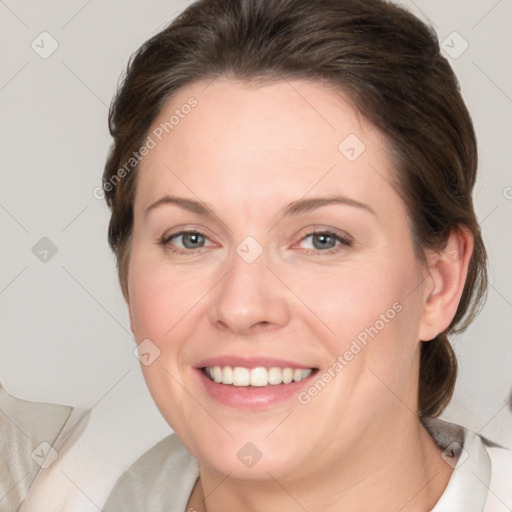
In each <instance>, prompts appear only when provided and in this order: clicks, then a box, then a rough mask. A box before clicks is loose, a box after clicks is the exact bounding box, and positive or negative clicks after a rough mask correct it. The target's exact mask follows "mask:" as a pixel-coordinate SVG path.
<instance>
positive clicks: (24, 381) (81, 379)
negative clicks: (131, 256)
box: [0, 0, 512, 499]
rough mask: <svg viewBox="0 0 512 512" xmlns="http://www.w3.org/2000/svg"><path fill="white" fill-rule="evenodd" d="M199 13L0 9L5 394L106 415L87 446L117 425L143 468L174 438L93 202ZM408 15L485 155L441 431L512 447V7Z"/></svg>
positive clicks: (147, 8) (471, 5)
mask: <svg viewBox="0 0 512 512" xmlns="http://www.w3.org/2000/svg"><path fill="white" fill-rule="evenodd" d="M189 3H190V2H188V1H183V2H180V1H176V0H173V1H169V0H167V1H163V0H158V1H156V0H155V1H152V2H142V1H140V0H138V1H136V0H127V1H123V2H120V1H113V0H106V1H100V0H89V1H84V0H79V1H77V0H73V1H67V2H57V1H49V2H26V1H21V0H20V1H15V0H6V1H0V16H1V21H0V34H1V41H0V43H1V44H0V48H1V52H2V54H1V62H2V67H1V73H0V107H1V115H2V117H1V130H2V132H1V151H0V161H1V178H0V180H1V181H0V182H1V188H0V229H1V244H0V251H1V262H2V263H1V273H0V376H1V380H2V383H3V385H4V386H5V387H6V388H7V390H8V391H9V392H10V393H12V394H14V395H16V396H18V397H21V398H25V399H28V400H35V401H47V402H57V403H64V404H71V405H84V404H85V405H88V406H90V407H94V408H95V411H100V410H103V411H105V412H104V417H108V418H109V421H108V422H106V421H105V422H104V423H102V420H101V414H100V415H99V416H98V415H97V416H96V417H97V418H98V419H97V421H96V423H94V421H93V422H92V423H91V424H90V426H89V429H92V431H94V434H90V435H92V436H93V437H94V435H96V436H97V437H98V438H99V437H100V436H103V437H105V436H106V437H107V439H108V436H109V435H110V439H113V438H115V437H116V436H117V435H118V432H119V429H117V430H116V428H115V421H114V420H115V419H116V418H117V419H118V421H119V422H120V423H122V424H123V425H124V428H123V435H125V436H127V438H128V437H130V436H131V439H132V441H133V439H135V441H133V443H134V445H135V448H133V449H132V451H133V453H135V452H140V451H141V450H143V449H145V448H147V447H148V446H149V445H150V444H152V443H153V442H154V441H155V440H156V439H158V438H159V437H161V436H163V435H164V434H165V433H166V432H167V431H168V427H167V425H166V424H165V423H164V422H163V420H162V419H161V418H160V416H159V413H158V412H157V411H156V408H155V406H154V405H153V404H152V401H151V398H150V397H149V394H148V392H147V391H146V389H145V385H144V383H143V380H142V378H141V375H140V370H139V368H138V361H137V359H136V358H135V357H134V355H133V349H134V346H135V345H134V342H133V339H132V336H131V334H130V331H129V327H128V316H127V311H126V306H125V303H124V301H123V298H122V295H121V292H120V290H119V286H118V284H117V277H116V271H115V262H114V258H113V256H112V255H111V253H110V252H109V249H108V246H107V240H106V229H107V223H108V211H107V208H106V205H105V204H104V202H103V201H102V200H98V199H96V198H95V197H94V194H93V191H94V189H95V188H96V187H98V186H99V185H100V183H101V181H100V180H101V173H102V169H103V165H104V161H105V157H106V154H107V150H108V147H109V145H110V138H109V135H108V131H107V112H108V105H109V103H110V100H111V98H112V96H113V94H114V92H115V89H116V85H117V83H118V79H119V76H120V74H121V73H122V71H123V70H124V68H125V65H126V62H127V61H128V58H129V56H130V55H131V53H132V52H133V51H134V50H135V49H136V48H137V47H138V46H139V45H140V44H141V43H142V42H143V41H144V40H146V39H147V38H148V37H149V36H151V35H152V34H154V33H156V32H157V31H159V29H161V28H162V27H163V26H164V25H166V24H167V23H168V21H169V20H170V19H171V18H172V17H174V16H175V15H176V14H177V13H178V12H179V11H181V10H182V9H183V8H184V7H185V6H186V5H188V4H189ZM403 4H404V5H405V6H407V7H408V8H409V9H411V10H412V11H413V12H415V13H416V14H418V15H419V16H420V17H421V18H422V19H424V20H427V21H429V22H430V23H431V24H433V26H434V27H435V28H436V30H437V33H438V35H439V38H440V40H441V41H444V43H443V46H444V48H445V49H446V50H447V52H448V53H449V54H451V57H450V61H451V63H452V65H453V67H454V68H455V71H456V73H457V75H458V76H459V79H460V82H461V88H462V91H463V94H464V97H465V99H466V101H467V105H468V107H469V110H470V111H471V113H472V116H473V119H474V123H475V127H476V130H477V134H478V137H479V147H480V176H479V180H478V184H477V186H476V190H475V196H474V197H475V204H476V209H477V213H478V218H479V221H480V223H481V225H482V229H483V233H484V238H485V241H486V244H487V248H488V251H489V258H490V270H491V275H490V281H491V286H490V289H489V297H488V301H487V304H486V306H485V309H484V310H483V312H482V313H481V315H480V316H479V317H478V319H477V320H476V322H475V323H474V324H473V325H472V326H471V328H470V329H469V330H468V331H467V332H466V333H465V334H463V335H462V336H461V337H459V339H457V340H454V344H455V350H456V353H457V355H458V359H459V363H460V376H459V379H458V383H457V389H456V393H455V397H454V399H453V401H452V404H451V405H450V407H449V408H448V410H447V411H446V413H445V414H444V415H443V416H444V417H445V418H447V419H449V420H451V421H455V422H457V423H460V424H463V425H465V426H467V427H469V428H471V429H472V430H474V431H475V432H480V433H482V434H484V435H486V436H488V437H490V438H492V439H494V440H495V441H497V442H501V443H504V444H507V445H509V446H510V445H512V414H511V412H510V409H509V407H507V401H508V400H509V397H510V391H511V389H512V371H511V368H512V344H511V340H512V321H511V319H512V271H511V265H510V262H511V260H512V244H511V238H512V237H511V230H510V221H511V218H512V188H511V187H512V174H511V172H510V169H511V163H512V150H511V131H512V130H511V124H512V116H511V110H512V99H511V98H512V67H511V66H510V62H511V57H512V38H510V35H509V33H510V32H509V26H510V21H511V15H512V2H511V1H510V0H499V1H496V0H481V1H473V2H468V1H463V0H457V1H450V2H444V1H427V0H416V1H415V2H412V1H409V0H404V2H403ZM43 31H46V32H48V33H49V34H50V35H51V38H53V39H54V40H55V41H56V42H57V44H58V48H57V50H56V51H55V52H54V53H53V54H51V55H50V56H47V58H42V57H41V55H40V54H41V53H42V54H43V56H46V55H45V52H48V51H49V50H50V49H51V45H52V44H54V43H53V42H52V40H51V39H50V38H49V37H48V36H41V35H40V34H41V33H42V32H43ZM454 32H457V34H454ZM465 42H467V44H468V45H469V46H468V48H467V49H466V50H465V51H464V52H463V53H461V51H462V50H463V49H464V48H465V44H466V43H465ZM31 44H32V45H33V46H35V48H36V49H37V51H36V50H35V49H33V48H32V47H31ZM38 52H39V53H38ZM459 53H461V54H460V55H458V54H459ZM454 57H456V58H454ZM43 237H46V238H48V239H49V240H50V241H51V244H53V245H51V244H50V245H49V243H48V241H41V239H42V238H43ZM36 244H39V245H36ZM34 246H35V249H34ZM53 246H55V248H56V249H57V252H56V253H55V254H54V255H52V247H53ZM44 250H48V251H49V252H48V253H47V255H46V256H45V253H44ZM53 250H54V249H53ZM34 253H35V254H34ZM44 257H46V260H47V261H41V258H43V259H44ZM113 421H114V423H112V422H113ZM107 423H108V424H107ZM91 446H92V445H91ZM94 446H95V447H96V449H97V452H95V456H97V457H98V458H100V457H101V456H102V449H103V448H101V449H100V447H99V445H98V444H97V443H96V444H95V445H94ZM119 451H120V452H121V451H122V450H121V448H119ZM91 453H92V452H91ZM110 456H112V457H114V455H112V454H110ZM126 457H128V458H130V457H132V455H126ZM82 484H83V486H84V487H87V485H86V483H85V482H82ZM91 485H92V484H91ZM98 499H100V498H98Z"/></svg>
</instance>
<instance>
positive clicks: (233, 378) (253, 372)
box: [205, 366, 313, 387]
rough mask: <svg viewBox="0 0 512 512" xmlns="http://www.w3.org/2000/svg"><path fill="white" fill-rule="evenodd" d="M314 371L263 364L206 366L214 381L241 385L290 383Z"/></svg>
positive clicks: (206, 372) (260, 385)
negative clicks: (250, 365) (264, 365)
mask: <svg viewBox="0 0 512 512" xmlns="http://www.w3.org/2000/svg"><path fill="white" fill-rule="evenodd" d="M312 371H313V370H311V369H307V370H303V369H300V368H279V367H277V366H272V367H271V368H264V367H262V366H259V367H257V368H244V367H242V366H235V367H234V368H233V367H231V366H223V367H221V366H208V367H207V368H205V374H206V376H208V377H210V379H211V380H213V381H214V382H217V383H218V384H227V385H233V386H239V387H241V386H254V387H262V386H267V385H268V384H270V385H272V386H276V385H278V384H290V383H291V382H299V381H301V380H303V379H305V378H306V377H308V376H309V375H310V374H311V372H312Z"/></svg>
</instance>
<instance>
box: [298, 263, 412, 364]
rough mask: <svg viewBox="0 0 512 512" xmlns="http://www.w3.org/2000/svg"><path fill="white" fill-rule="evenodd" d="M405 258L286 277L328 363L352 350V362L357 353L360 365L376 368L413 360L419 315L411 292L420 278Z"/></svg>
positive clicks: (350, 356)
mask: <svg viewBox="0 0 512 512" xmlns="http://www.w3.org/2000/svg"><path fill="white" fill-rule="evenodd" d="M406 259H407V263H406V262H404V260H403V259H402V260H401V261H398V260H397V259H393V258H389V259H386V260H383V259H382V258H379V259H378V260H377V259H375V260H372V259H369V260H367V261H366V262H365V264H364V265H360V264H357V265H355V264H354V265H346V266H340V267H338V268H331V269H330V270H329V271H325V270H323V271H322V272H317V273H316V274H315V276H314V278H312V274H311V273H309V272H301V271H296V272H294V274H293V275H291V274H290V276H289V279H290V281H288V282H290V283H293V289H294V291H295V292H296V294H297V296H298V297H299V298H301V299H302V300H303V302H304V303H305V304H306V305H307V306H308V308H309V309H310V310H311V312H312V314H313V315H314V316H312V318H316V324H317V326H318V331H317V332H318V334H320V333H323V334H322V339H323V343H324V346H325V348H326V349H327V350H328V352H329V354H330V357H331V359H332V360H333V361H334V360H335V359H336V358H337V356H339V355H343V354H344V353H345V352H346V351H351V352H352V354H350V353H349V354H347V356H348V357H349V358H351V360H352V359H356V358H355V357H353V353H357V359H358V360H359V362H360V364H372V365H374V364H376V365H377V366H379V367H381V366H383V365H384V364H386V365H387V366H388V367H390V366H391V367H394V366H396V361H397V360H398V361H400V360H401V359H402V360H406V359H407V358H409V360H410V359H411V358H412V357H413V354H414V351H415V350H416V344H417V339H416V338H417V329H418V325H419V320H420V312H421V308H420V307H419V306H420V304H419V302H418V294H417V293H416V292H415V291H414V288H415V286H416V285H417V284H418V282H419V280H420V274H419V271H418V267H417V265H416V263H415V259H414V258H413V257H412V256H411V258H406ZM363 353H364V356H363V357H359V356H360V355H363ZM393 361H394V363H393V364H390V363H392V362H393ZM354 366H358V365H354Z"/></svg>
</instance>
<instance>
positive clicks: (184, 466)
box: [103, 434, 199, 512]
mask: <svg viewBox="0 0 512 512" xmlns="http://www.w3.org/2000/svg"><path fill="white" fill-rule="evenodd" d="M198 476H199V464H198V462H197V461H196V459H194V457H193V456H192V455H191V454H190V453H189V452H188V451H187V449H186V448H185V447H184V446H183V445H182V444H181V442H180V440H179V439H178V437H177V436H176V435H175V434H172V435H170V436H168V437H166V438H164V439H162V440H161V441H160V442H159V443H157V444H156V445H155V446H153V447H152V448H151V449H149V450H148V451H147V452H145V453H144V454H143V455H142V456H141V457H139V459H137V460H136V461H135V462H134V463H133V464H132V465H131V466H130V467H129V468H128V469H127V470H126V471H125V472H124V473H123V474H122V475H121V477H120V478H119V480H118V481H117V483H116V485H115V486H114V488H113V490H112V492H111V493H110V496H109V497H108V500H107V503H106V504H105V506H104V508H103V510H104V512H118V511H122V510H127V509H129V510H131V511H133V512H139V511H141V512H142V511H146V510H151V511H152V512H160V511H166V512H171V511H174V510H176V511H179V512H182V511H183V510H185V507H186V505H187V502H188V498H189V496H190V493H191V492H192V489H193V487H194V484H195V482H196V480H197V477H198Z"/></svg>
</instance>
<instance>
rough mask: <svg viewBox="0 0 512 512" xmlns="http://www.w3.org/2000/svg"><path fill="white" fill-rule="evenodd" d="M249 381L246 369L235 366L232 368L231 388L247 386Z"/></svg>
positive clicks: (249, 377)
mask: <svg viewBox="0 0 512 512" xmlns="http://www.w3.org/2000/svg"><path fill="white" fill-rule="evenodd" d="M250 381H251V375H250V373H249V370H248V369H247V368H242V367H241V366H235V367H234V368H233V386H248V385H249V384H250Z"/></svg>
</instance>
